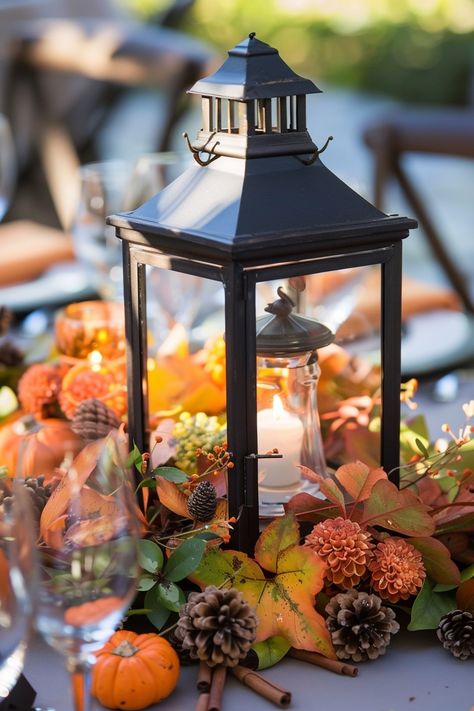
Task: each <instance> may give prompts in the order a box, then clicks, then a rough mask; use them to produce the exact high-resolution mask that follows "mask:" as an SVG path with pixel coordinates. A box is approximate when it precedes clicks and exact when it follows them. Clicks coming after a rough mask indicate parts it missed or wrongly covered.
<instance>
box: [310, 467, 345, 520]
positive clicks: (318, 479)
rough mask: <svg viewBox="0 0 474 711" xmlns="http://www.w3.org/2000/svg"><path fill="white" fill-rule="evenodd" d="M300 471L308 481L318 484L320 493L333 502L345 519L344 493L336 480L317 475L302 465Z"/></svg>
mask: <svg viewBox="0 0 474 711" xmlns="http://www.w3.org/2000/svg"><path fill="white" fill-rule="evenodd" d="M300 469H301V474H302V475H303V476H304V477H305V478H306V479H309V480H310V481H313V482H314V483H315V484H318V486H319V491H320V492H321V494H323V495H324V496H325V497H326V499H327V500H328V501H331V503H333V504H335V505H336V506H338V507H339V509H340V514H341V515H342V516H344V518H345V517H346V506H345V503H344V494H343V493H342V491H341V490H340V488H339V487H338V485H337V484H336V482H335V481H334V479H331V478H326V477H323V476H321V474H317V473H316V472H313V471H312V470H311V469H309V468H308V467H304V466H302V465H301V466H300Z"/></svg>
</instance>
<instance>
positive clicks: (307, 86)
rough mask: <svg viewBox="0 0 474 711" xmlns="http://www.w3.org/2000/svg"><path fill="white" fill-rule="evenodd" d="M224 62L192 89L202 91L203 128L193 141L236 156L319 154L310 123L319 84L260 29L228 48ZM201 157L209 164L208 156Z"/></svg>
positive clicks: (195, 148)
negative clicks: (309, 103) (309, 108)
mask: <svg viewBox="0 0 474 711" xmlns="http://www.w3.org/2000/svg"><path fill="white" fill-rule="evenodd" d="M228 54H229V56H228V58H227V59H226V61H225V62H224V64H223V65H222V66H221V67H219V69H217V71H215V72H214V73H213V74H211V75H209V76H207V77H204V78H203V79H200V80H199V81H198V82H196V84H194V86H193V87H192V88H191V89H190V90H189V93H191V94H199V95H200V96H201V97H202V128H201V130H200V131H199V133H198V136H197V138H196V139H195V140H194V141H189V146H190V148H191V150H192V152H193V153H194V155H195V157H196V156H198V154H199V153H200V152H202V153H208V154H212V155H216V156H229V157H232V158H262V157H269V156H282V155H297V156H305V155H315V154H317V148H316V146H315V144H314V143H313V141H312V139H311V137H310V135H309V133H308V131H307V128H306V96H307V94H316V93H319V92H320V89H318V87H317V86H316V85H315V84H314V83H313V82H312V81H311V80H310V79H305V78H304V77H301V76H299V75H298V74H296V72H294V71H293V70H292V69H291V68H290V67H289V66H288V65H287V64H286V63H285V62H284V61H283V59H282V58H281V57H280V55H279V53H278V50H277V49H275V48H274V47H271V46H270V45H268V44H266V43H265V42H262V41H261V40H259V39H257V37H256V36H255V32H251V33H250V34H249V35H248V37H246V38H245V39H243V40H242V41H241V42H239V43H238V44H237V45H236V46H235V47H233V48H232V49H230V50H229V52H228ZM196 160H197V161H198V163H200V164H201V165H207V164H208V163H209V160H208V159H206V158H205V157H203V158H199V157H197V158H196Z"/></svg>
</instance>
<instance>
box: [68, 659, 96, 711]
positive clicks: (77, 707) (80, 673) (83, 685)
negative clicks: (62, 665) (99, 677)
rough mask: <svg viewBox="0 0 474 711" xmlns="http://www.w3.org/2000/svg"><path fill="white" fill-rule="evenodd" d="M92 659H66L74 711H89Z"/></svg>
mask: <svg viewBox="0 0 474 711" xmlns="http://www.w3.org/2000/svg"><path fill="white" fill-rule="evenodd" d="M94 661H95V660H94V658H92V659H91V660H86V661H84V660H80V661H78V660H77V659H68V661H67V670H68V672H69V674H70V675H71V689H72V698H73V704H74V711H90V706H91V672H92V665H93V663H94Z"/></svg>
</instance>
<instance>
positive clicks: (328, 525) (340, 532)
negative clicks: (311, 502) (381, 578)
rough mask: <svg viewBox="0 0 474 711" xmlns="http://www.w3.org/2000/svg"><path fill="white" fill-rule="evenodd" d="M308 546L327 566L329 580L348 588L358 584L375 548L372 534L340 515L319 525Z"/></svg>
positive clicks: (315, 528)
mask: <svg viewBox="0 0 474 711" xmlns="http://www.w3.org/2000/svg"><path fill="white" fill-rule="evenodd" d="M305 546H309V547H310V548H312V549H313V550H314V552H315V553H317V554H318V556H319V557H320V558H322V559H323V560H324V561H325V562H326V563H327V565H328V570H327V572H326V578H327V579H328V581H329V582H331V583H334V584H335V585H341V586H342V587H345V588H353V587H355V586H356V585H358V584H359V582H360V579H361V577H362V576H363V575H364V573H365V571H366V567H367V563H368V561H369V560H370V557H371V555H372V550H371V549H372V548H373V547H374V546H373V543H371V540H370V534H369V533H366V532H365V531H363V530H362V529H361V527H360V526H359V524H358V523H356V522H355V521H349V520H347V519H344V518H342V517H341V516H339V517H338V518H335V519H326V521H322V522H321V523H318V524H316V526H315V527H314V528H313V530H312V531H311V533H309V534H308V535H307V536H306V538H305Z"/></svg>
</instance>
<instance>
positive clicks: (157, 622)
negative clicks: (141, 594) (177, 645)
mask: <svg viewBox="0 0 474 711" xmlns="http://www.w3.org/2000/svg"><path fill="white" fill-rule="evenodd" d="M144 602H145V609H149V610H151V612H148V613H147V617H148V619H149V620H150V622H151V623H152V625H153V626H154V627H156V629H157V630H161V628H162V627H163V625H164V624H165V622H166V620H167V619H168V617H169V616H170V614H171V611H170V610H168V609H167V608H166V607H164V605H162V603H161V601H160V599H159V592H158V585H155V586H154V587H152V589H151V590H149V591H148V592H147V594H146V595H145V601H144Z"/></svg>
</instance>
